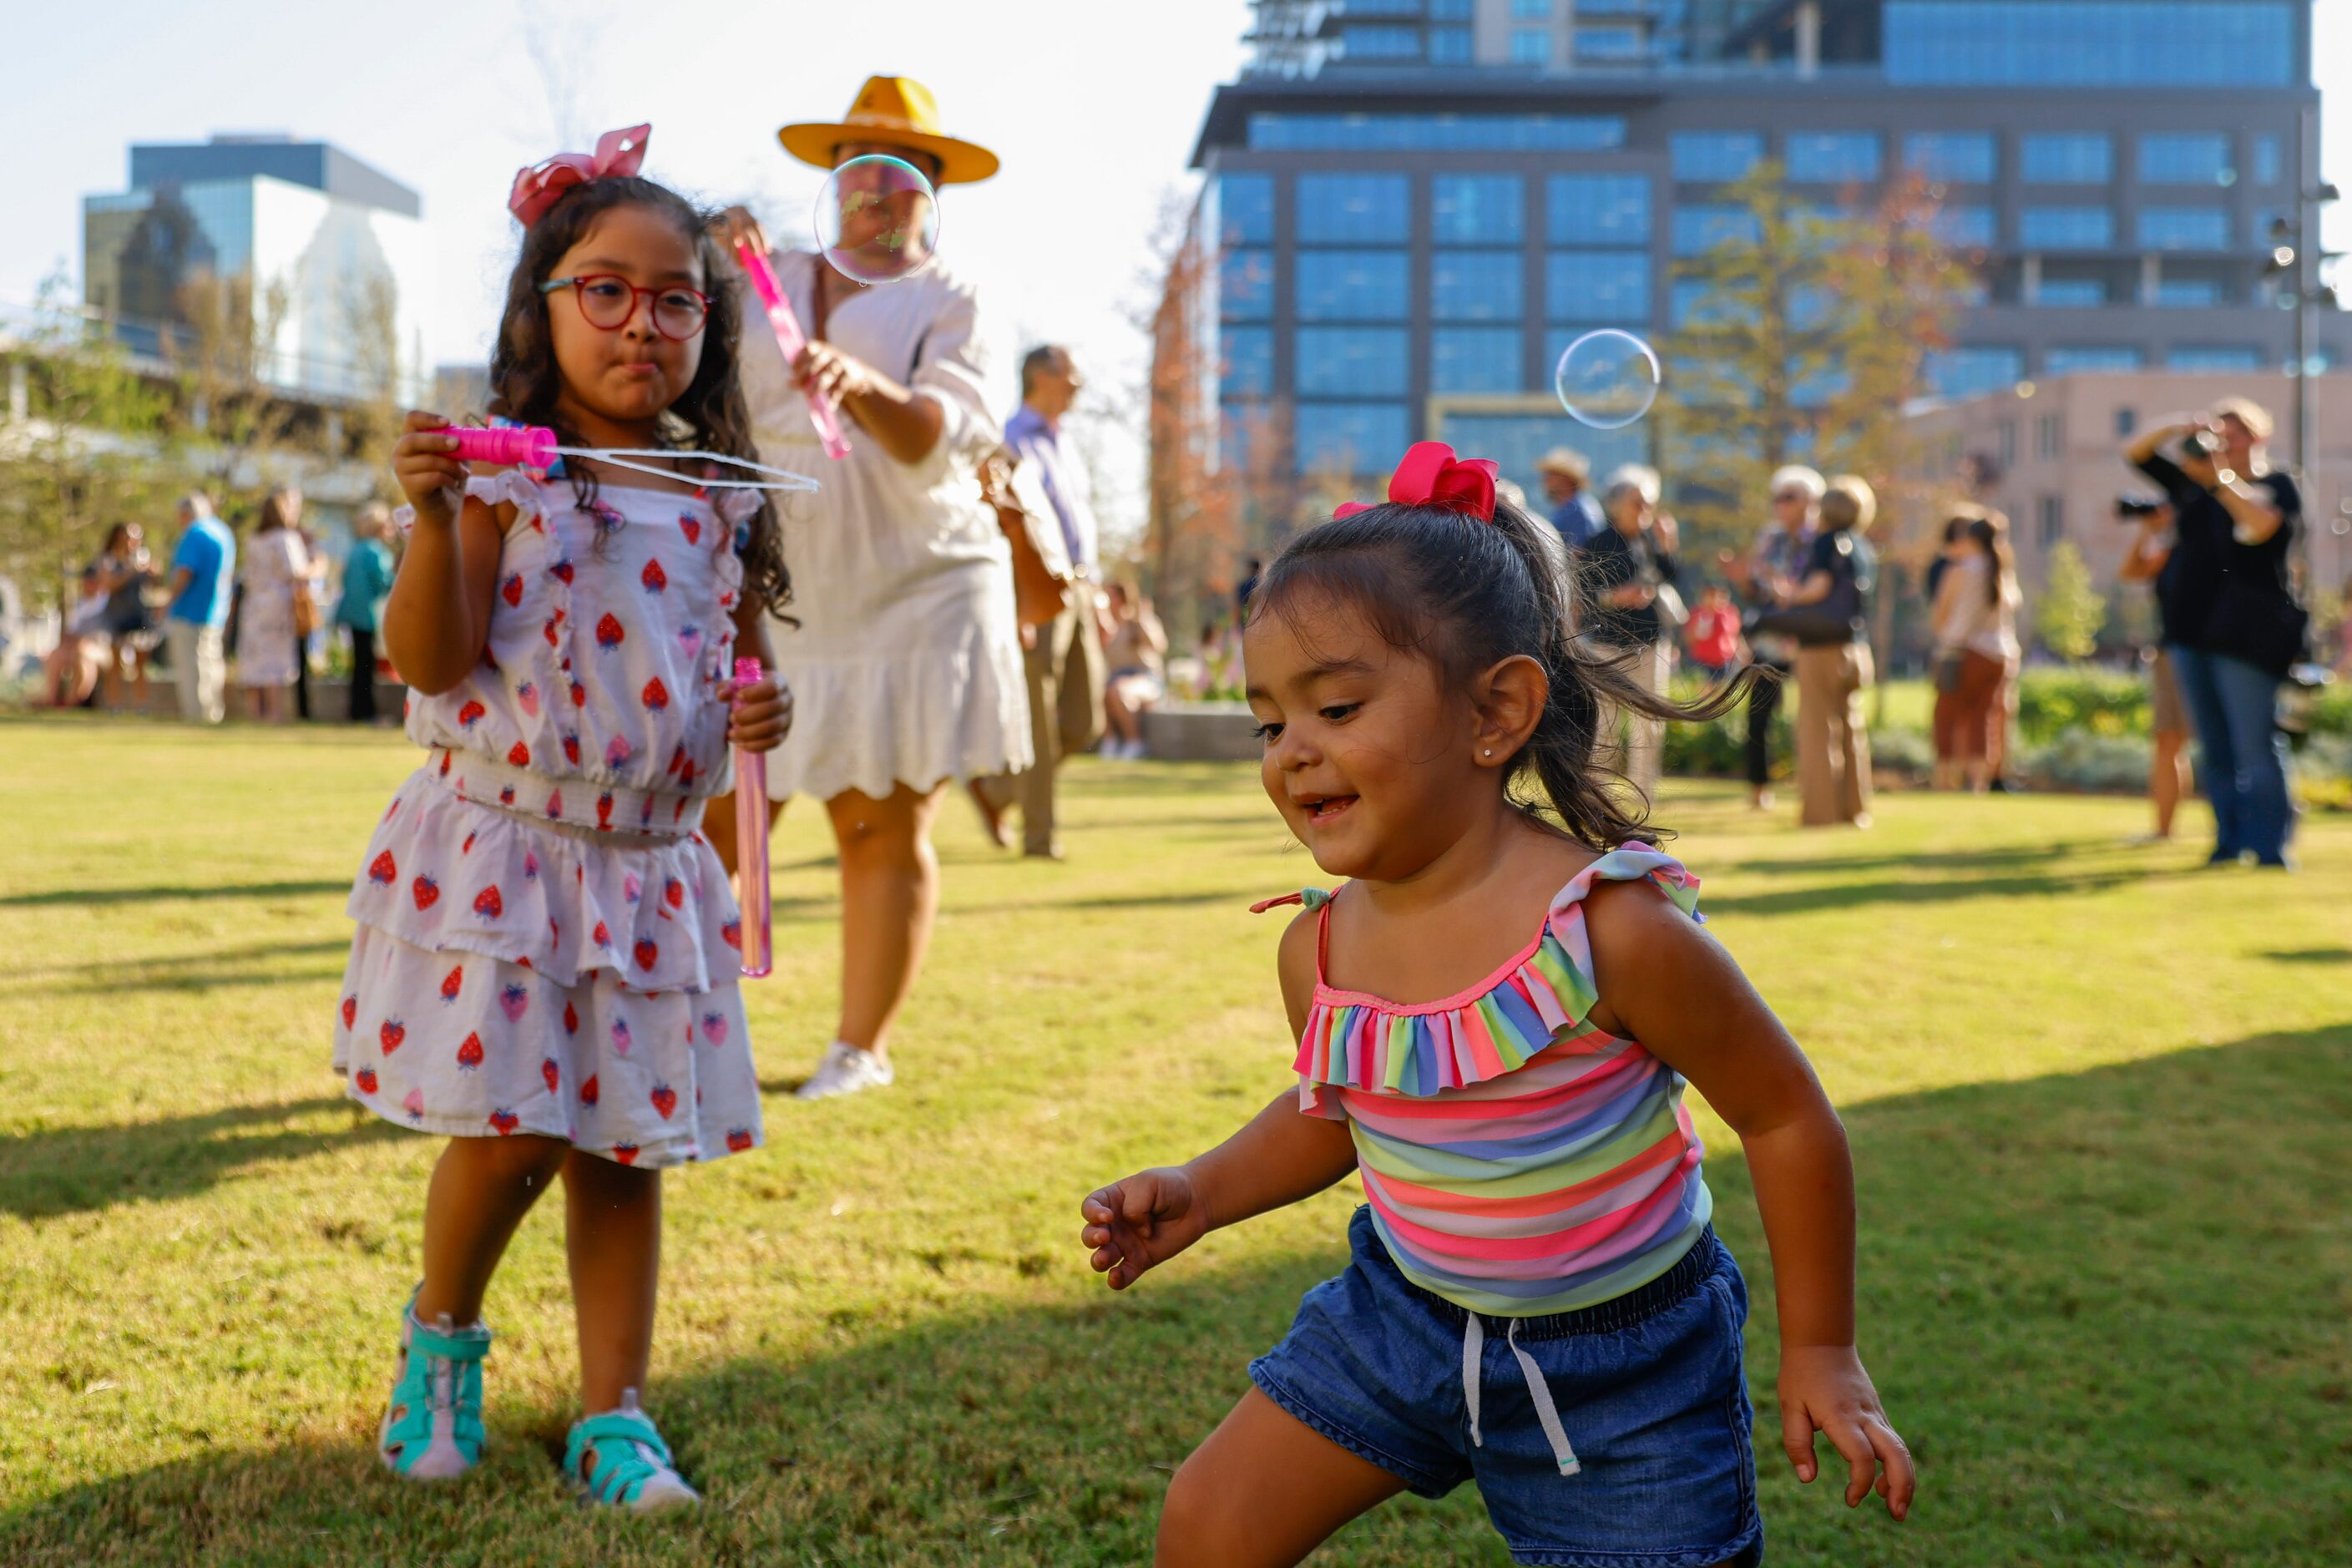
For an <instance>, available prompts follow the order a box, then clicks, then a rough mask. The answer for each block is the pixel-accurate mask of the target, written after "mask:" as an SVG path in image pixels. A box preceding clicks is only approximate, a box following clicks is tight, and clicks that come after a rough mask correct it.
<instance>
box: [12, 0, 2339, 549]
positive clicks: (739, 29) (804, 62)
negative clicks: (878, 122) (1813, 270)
mask: <svg viewBox="0 0 2352 1568" xmlns="http://www.w3.org/2000/svg"><path fill="white" fill-rule="evenodd" d="M41 20H42V26H41V27H40V28H39V29H37V30H31V29H24V30H19V32H18V33H17V35H16V37H15V38H14V39H13V40H12V45H11V49H10V53H11V57H12V62H13V63H12V68H11V70H10V72H9V78H10V81H9V90H8V92H7V93H6V94H5V95H0V144H5V145H6V146H8V147H10V148H12V149H14V153H13V166H12V167H11V168H10V170H9V172H8V174H7V176H6V180H5V189H6V191H7V197H8V200H7V209H6V221H5V223H0V310H5V309H6V308H7V307H11V306H21V305H26V304H29V303H30V302H31V301H32V300H33V298H34V295H35V293H36V292H37V289H38V288H39V285H40V282H41V279H43V278H45V277H46V276H47V275H48V274H49V273H51V272H52V271H54V270H55V269H56V268H58V267H59V266H61V265H62V266H64V267H66V268H68V269H73V270H76V272H77V275H78V269H79V265H80V249H81V240H80V233H81V228H80V223H81V219H80V213H81V205H80V204H81V198H82V197H83V196H84V195H88V194H91V193H95V192H105V191H119V190H121V189H122V188H123V186H124V184H125V179H126V174H127V169H128V159H129V147H130V144H131V142H173V141H190V142H194V141H203V140H205V138H207V137H208V136H210V135H211V134H213V133H214V132H223V131H227V132H239V131H243V132H253V131H270V132H290V133H291V134H293V135H294V136H295V137H297V138H298V139H302V140H324V141H328V142H334V143H335V144H336V145H338V146H340V147H341V148H343V149H344V150H345V151H347V152H349V153H352V154H354V155H356V156H357V157H359V158H361V159H362V160H363V161H364V162H366V163H372V164H373V165H374V166H375V167H377V168H379V169H382V170H383V172H384V173H385V174H390V175H391V176H393V177H394V179H397V180H399V181H400V182H402V183H403V184H406V185H408V186H409V187H411V188H412V189H414V190H416V191H418V192H419V193H420V194H421V195H423V198H424V205H425V217H426V219H427V220H428V221H429V222H430V224H431V225H432V226H433V231H434V240H435V246H436V255H437V266H436V273H435V278H434V289H435V298H434V300H432V302H431V304H430V307H429V310H428V323H429V324H428V337H429V349H430V352H431V353H432V354H433V356H434V358H435V360H436V362H438V363H481V362H482V361H484V360H486V359H487V358H488V342H489V337H490V333H491V331H492V330H493V329H494V327H495V325H496V315H497V304H498V299H499V285H500V284H501V282H502V281H503V279H504V278H505V276H506V273H507V270H508V268H509V266H510V264H511V262H512V260H513V256H514V247H515V243H516V235H517V231H516V229H515V226H514V225H513V223H512V220H511V219H509V217H508V216H507V212H506V205H505V204H506V194H507V190H508V187H509V184H511V183H512V181H513V178H514V173H515V171H516V169H518V168H519V167H520V166H522V165H524V164H526V163H535V162H537V161H538V160H540V159H541V158H543V157H545V156H547V155H548V154H549V153H553V152H557V151H583V152H584V151H586V150H588V149H589V148H590V147H592V146H593V144H594V141H595V137H596V134H597V133H598V132H602V131H604V130H607V129H611V128H613V127H616V126H622V125H630V124H635V123H636V122H638V121H652V123H653V127H654V130H653V135H652V137H651V140H650V153H649V156H648V159H647V163H646V174H649V175H651V176H652V177H654V178H656V179H659V180H661V181H663V182H665V183H666V184H672V185H675V186H677V188H678V189H680V190H683V191H686V192H688V193H689V194H691V195H696V196H698V198H700V199H704V200H709V201H732V200H741V201H745V202H747V203H748V204H749V205H752V206H753V207H754V208H755V209H757V210H759V211H761V213H762V214H765V215H771V216H774V217H775V218H776V219H777V220H778V223H777V226H780V227H786V228H802V229H804V228H805V226H806V220H805V216H804V215H805V214H806V213H807V212H808V210H809V207H810V205H811V203H812V202H813V200H814V196H815V195H816V190H817V186H818V184H819V183H820V181H821V180H822V178H823V176H822V175H821V174H819V173H818V172H817V171H815V170H813V169H808V168H805V167H803V165H800V164H798V163H793V162H791V161H790V160H788V159H786V158H785V156H784V155H783V153H782V151H781V149H779V148H778V147H777V145H776V142H775V137H774V132H775V129H776V127H777V126H779V125H782V124H783V123H785V122H787V121H798V120H822V119H826V118H831V117H835V116H838V115H840V114H842V113H844V112H845V111H846V110H847V108H848V106H849V103H850V100H852V98H854V97H855V96H856V91H857V89H858V87H859V85H860V84H861V83H862V82H863V81H864V80H865V79H866V76H867V75H869V74H872V73H876V72H887V73H890V74H894V75H905V76H911V77H914V78H916V79H919V80H920V81H923V82H925V83H927V84H928V85H929V87H930V88H931V89H933V91H934V92H936V93H937V94H938V96H939V100H940V111H941V115H942V118H943V119H944V121H945V124H946V129H947V130H948V132H950V134H953V135H958V136H962V137H965V138H968V139H970V140H972V141H977V142H982V143H985V144H986V145H988V146H990V147H992V148H993V149H995V150H996V152H998V153H1000V154H1001V155H1002V156H1003V159H1004V172H1003V174H999V175H998V176H997V177H996V178H995V179H993V180H992V181H990V182H988V183H986V184H980V185H973V186H963V187H957V188H953V189H951V190H950V191H949V192H948V193H947V195H946V197H945V199H944V201H943V203H942V220H941V249H942V253H943V254H944V255H946V256H948V257H950V258H952V261H953V264H954V266H955V267H956V268H957V269H958V270H959V271H960V272H961V273H963V274H965V275H966V276H968V277H970V278H971V279H973V280H974V282H975V283H976V284H977V285H978V287H979V289H980V294H981V299H982V308H983V312H984V319H985V320H986V321H988V322H989V326H988V334H989V336H990V337H991V338H992V339H993V340H994V346H995V350H996V356H997V360H998V363H999V367H1000V372H1001V379H1002V380H1003V383H1004V401H1005V403H1006V404H1007V405H1010V404H1011V403H1012V402H1013V399H1014V393H1015V385H1014V380H1013V374H1014V372H1013V359H1014V356H1015V355H1016V354H1017V353H1019V351H1020V350H1022V349H1024V348H1026V347H1028V346H1030V345H1032V344H1034V343H1036V342H1042V341H1045V340H1047V339H1052V340H1055V341H1059V342H1067V343H1070V344H1071V345H1073V347H1074V348H1075V349H1076V352H1077V353H1078V356H1079V359H1080V363H1081V364H1082V366H1083V367H1085V368H1086V369H1087V371H1088V372H1089V373H1090V374H1092V376H1093V378H1094V379H1095V380H1096V381H1097V383H1098V384H1102V385H1105V386H1108V385H1111V384H1120V383H1124V384H1133V383H1135V382H1136V381H1137V380H1138V379H1139V376H1140V374H1141V369H1142V364H1143V359H1144V353H1145V347H1146V345H1145V342H1144V340H1143V337H1142V335H1141V332H1140V331H1139V329H1138V328H1137V327H1136V326H1135V324H1134V317H1135V314H1136V311H1137V310H1138V308H1139V305H1141V304H1142V303H1143V302H1144V301H1146V300H1148V299H1149V298H1150V293H1151V288H1150V268H1151V261H1152V254H1151V242H1152V238H1153V236H1154V234H1155V232H1157V231H1158V230H1159V228H1160V223H1161V219H1162V216H1163V214H1164V212H1165V210H1166V208H1167V206H1168V205H1169V203H1170V202H1171V199H1174V198H1177V197H1179V196H1181V195H1189V193H1190V191H1191V190H1192V184H1193V181H1194V176H1193V175H1192V174H1190V173H1189V172H1188V170H1187V168H1186V162H1187V159H1188V157H1189V155H1190V153H1191V151H1192V141H1193V138H1194V136H1195V135H1196V134H1197V132H1198V131H1199V129H1200V124H1201V117H1202V113H1203V111H1204V110H1206V108H1207V106H1208V100H1209V95H1210V92H1211V89H1213V87H1214V86H1215V85H1216V84H1218V83H1220V82H1223V81H1230V80H1232V79H1234V74H1235V73H1236V72H1237V71H1238V69H1239V68H1240V66H1241V62H1242V58H1243V47H1242V44H1241V41H1240V40H1241V37H1242V34H1243V32H1244V28H1245V26H1246V24H1247V20H1248V6H1247V5H1246V4H1245V0H1177V3H1175V4H1167V5H1141V4H1136V3H1134V0H985V3H974V0H858V3H854V4H836V5H835V6H833V7H831V8H830V9H827V8H823V7H819V6H817V5H810V4H806V3H804V0H802V3H795V0H785V3H783V4H771V5H753V4H745V3H743V0H733V3H731V4H730V3H725V0H667V3H666V4H665V5H661V6H660V7H658V8H656V7H654V6H644V7H637V8H631V9H623V8H621V7H620V6H618V5H612V4H609V3H607V0H565V3H563V4H562V5H555V4H550V3H549V0H469V3H468V4H465V5H446V6H445V5H422V6H418V5H399V6H395V5H380V4H372V3H358V4H354V3H344V0H338V3H334V4H318V3H316V0H309V3H305V4H299V5H298V4H292V3H284V0H281V3H278V4H268V3H266V0H205V4H204V5H186V4H184V0H179V3H173V4H165V3H163V0H108V3H105V4H100V5H88V6H80V5H53V6H48V7H45V8H44V10H43V12H42V18H41ZM2315 26H2316V34H2317V36H2316V39H2315V46H2316V47H2315V49H2314V55H2315V58H2316V59H2317V60H2318V61H2319V62H2320V79H2319V85H2320V87H2321V89H2322V90H2323V92H2324V93H2325V94H2326V110H2325V111H2324V112H2323V115H2322V121H2323V123H2324V124H2325V126H2326V148H2325V152H2324V156H2323V163H2324V164H2325V170H2324V172H2325V174H2326V175H2327V176H2328V177H2330V178H2333V179H2334V180H2335V181H2336V183H2337V184H2339V185H2342V186H2344V187H2345V188H2346V189H2347V192H2352V92H2347V91H2346V90H2345V89H2352V0H2319V4H2318V6H2317V8H2316V23H2315ZM2329 228H2330V237H2331V239H2332V241H2333V242H2334V244H2335V245H2336V247H2337V248H2352V200H2347V201H2346V202H2344V203H2342V204H2339V206H2338V209H2337V210H2336V213H2335V214H2334V216H2333V217H2332V219H2331V222H2330V226H2329ZM444 412H448V413H458V412H463V411H459V410H445V411H444ZM1103 439H1104V441H1105V448H1106V449H1105V450H1104V451H1103V453H1102V458H1103V462H1102V465H1101V466H1102V468H1103V470H1104V477H1105V478H1106V479H1108V481H1109V484H1110V488H1111V491H1112V493H1111V494H1110V495H1108V496H1107V497H1106V498H1105V500H1106V503H1107V504H1106V507H1105V510H1106V512H1107V514H1108V515H1107V518H1106V521H1108V522H1110V523H1112V524H1113V525H1114V526H1119V525H1122V524H1123V525H1124V526H1125V528H1126V529H1129V530H1131V529H1133V528H1134V527H1136V526H1138V525H1139V521H1140V520H1139V516H1138V515H1137V509H1138V507H1139V497H1140V493H1141V485H1140V459H1141V453H1140V447H1139V444H1138V441H1137V438H1136V437H1135V433H1134V431H1133V429H1132V427H1131V425H1130V426H1124V427H1122V426H1113V427H1112V428H1110V429H1108V430H1106V431H1104V432H1103Z"/></svg>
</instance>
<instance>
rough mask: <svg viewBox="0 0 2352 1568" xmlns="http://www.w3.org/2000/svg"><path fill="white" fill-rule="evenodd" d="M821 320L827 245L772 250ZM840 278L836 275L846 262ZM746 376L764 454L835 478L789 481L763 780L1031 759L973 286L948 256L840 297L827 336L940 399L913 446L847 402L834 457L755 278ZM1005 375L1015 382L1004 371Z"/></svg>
mask: <svg viewBox="0 0 2352 1568" xmlns="http://www.w3.org/2000/svg"><path fill="white" fill-rule="evenodd" d="M774 261H775V268H776V272H777V276H778V278H779V279H780V280H781V281H782V284H783V288H784V292H785V294H786V296H787V297H788V298H790V300H792V302H793V310H795V311H796V312H797V313H798V314H799V316H800V319H801V322H802V324H803V327H805V328H809V329H811V335H812V336H814V324H815V315H814V308H813V301H812V292H811V290H812V287H813V284H814V276H815V268H816V267H817V266H818V264H819V263H818V260H817V258H816V257H815V256H814V254H811V253H808V252H803V251H794V252H791V253H788V254H783V255H779V256H777V257H776V258H774ZM836 281H838V280H836ZM743 297H744V301H745V303H744V352H743V391H744V395H745V398H746V400H747V401H748V402H749V404H750V405H751V420H752V425H753V427H754V430H755V432H756V434H757V437H758V441H759V446H760V456H761V460H762V461H764V462H768V463H772V464H775V465H777V466H779V467H782V468H791V469H793V470H795V471H797V472H801V473H805V474H808V475H810V476H811V477H813V478H814V479H817V480H818V481H820V482H821V483H822V485H823V486H824V488H823V489H821V490H818V491H817V492H815V493H814V494H809V495H788V496H780V497H779V498H778V507H777V510H778V512H779V515H780V516H781V517H782V523H783V541H784V562H785V564H786V565H787V566H788V567H789V568H790V569H791V571H792V577H793V602H792V604H791V605H789V606H788V607H787V608H786V609H785V610H784V611H783V616H786V617H789V618H790V620H792V621H797V622H798V623H799V625H798V626H793V625H791V624H789V622H788V621H787V620H784V619H781V618H780V619H779V620H778V622H777V624H776V625H775V626H773V627H772V628H771V636H772V637H773V639H774V642H775V647H776V663H777V668H778V671H779V673H780V674H782V677H783V679H784V680H785V682H786V683H787V684H788V685H789V686H790V687H791V688H792V692H793V730H792V733H791V734H790V735H789V736H787V737H786V738H785V741H784V743H783V744H782V746H779V747H778V748H777V749H776V750H775V751H774V752H771V753H770V754H769V757H768V793H769V795H771V796H772V798H774V799H777V800H783V799H786V798H788V797H789V796H791V795H814V796H815V797H816V798H818V799H820V800H828V799H831V798H832V797H833V796H835V795H839V794H841V793H842V792H844V791H845V790H852V789H855V790H857V791H860V792H862V793H864V794H866V795H872V796H874V797H876V798H877V799H878V798H880V797H883V796H886V795H889V794H890V793H891V789H892V787H893V786H894V785H895V784H908V785H910V786H911V787H913V788H915V789H917V790H929V789H930V788H931V787H933V786H934V785H936V784H940V782H941V781H943V780H946V779H950V778H966V779H969V778H986V777H989V776H991V775H993V774H996V773H1008V772H1014V771H1017V770H1019V769H1022V768H1025V767H1027V766H1028V765H1029V762H1030V749H1029V697H1028V683H1027V679H1026V678H1025V677H1024V674H1023V669H1022V662H1021V631H1020V626H1019V624H1018V622H1017V621H1016V620H1015V618H1014V614H1013V561H1012V552H1011V549H1010V547H1009V546H1008V545H1007V544H1006V542H1005V539H1004V535H1003V531H1001V530H1000V529H999V528H998V526H997V522H996V519H995V516H994V515H993V514H992V512H991V511H990V510H988V508H987V507H985V506H984V505H982V501H981V499H980V480H979V464H980V460H981V459H982V458H983V457H985V456H986V455H987V454H988V453H989V452H990V451H992V450H993V449H994V448H995V447H997V446H998V445H999V444H1000V442H1001V441H1002V439H1003V431H1002V428H1001V426H999V425H998V423H997V421H996V417H995V416H994V415H993V414H992V413H991V412H990V411H989V394H990V393H991V391H992V390H994V389H992V387H991V386H990V385H989V384H988V379H987V377H988V367H987V365H986V363H985V356H984V355H983V354H982V352H981V349H980V346H979V343H978V341H977V339H976V336H975V330H976V324H977V321H978V305H977V301H976V300H975V299H974V297H973V293H972V289H971V286H970V285H969V284H966V283H964V282H962V281H961V280H960V279H957V278H956V277H955V275H954V274H953V273H951V272H950V271H949V270H947V268H945V267H943V266H942V265H940V263H937V262H934V263H933V264H932V265H931V267H930V268H929V269H927V270H926V271H924V272H922V273H920V274H919V275H918V276H916V277H914V278H911V279H908V280H906V281H905V282H902V283H892V284H887V285H884V286H881V287H878V288H874V289H865V290H862V291H856V292H853V293H851V294H849V296H848V297H847V298H842V299H838V300H836V301H835V305H834V308H833V313H832V316H831V318H830V320H829V321H827V322H826V324H825V332H824V336H825V339H826V341H828V342H831V343H833V344H834V345H835V347H837V348H839V349H841V350H842V351H843V352H844V353H849V354H853V355H855V356H856V358H858V359H860V360H862V361H864V362H865V363H867V364H870V365H872V366H873V367H874V368H875V369H877V370H878V371H880V372H881V373H882V374H885V375H887V376H889V377H890V378H891V379H893V380H895V381H897V382H898V383H899V384H902V385H906V386H911V387H913V388H915V389H916V390H918V391H920V392H924V393H928V394H929V395H931V396H933V397H935V398H937V399H938V400H939V403H940V407H941V408H942V409H943V410H944V412H945V416H946V420H945V424H944V426H943V427H942V429H941V431H940V440H939V444H938V446H936V447H933V448H932V450H931V452H930V453H929V456H927V457H925V458H923V459H922V460H921V461H919V462H917V463H913V464H906V463H901V462H899V461H898V460H897V459H896V458H892V457H890V456H889V454H887V452H885V451H883V450H882V448H881V447H880V445H879V444H878V443H877V442H876V440H875V439H874V437H871V436H869V435H867V434H866V433H865V432H864V431H862V430H860V429H858V428H857V426H856V424H855V423H854V422H852V421H849V420H847V419H844V421H843V424H844V426H845V430H846V433H847V435H848V437H849V444H850V454H849V456H848V457H847V458H844V459H842V460H841V461H839V462H835V461H834V460H833V459H832V458H827V457H826V456H825V455H824V449H823V448H822V447H819V446H818V445H817V438H816V432H815V428H814V426H812V425H811V423H810V421H809V416H808V404H807V400H806V398H805V396H804V395H803V394H802V393H801V391H800V390H799V389H798V388H796V387H795V386H793V384H792V381H791V378H790V377H789V376H788V375H787V374H785V367H784V362H783V355H782V352H781V351H779V350H778V349H777V348H776V346H775V339H774V337H773V336H772V334H771V333H770V332H769V331H768V329H767V313H766V311H765V310H763V309H762V308H761V305H760V303H759V300H758V297H757V296H756V295H754V294H752V293H751V291H750V289H749V286H748V285H746V286H745V287H744V292H743ZM1008 390H1009V389H1008Z"/></svg>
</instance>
